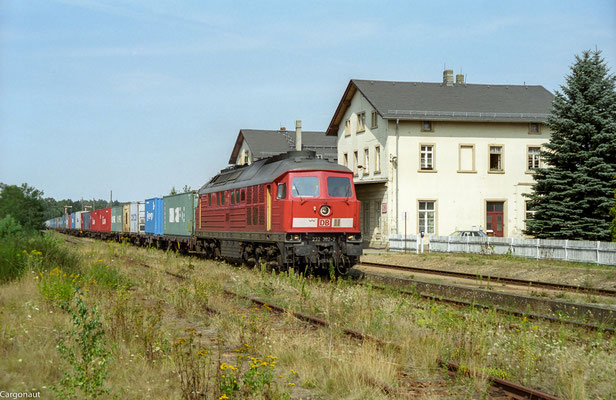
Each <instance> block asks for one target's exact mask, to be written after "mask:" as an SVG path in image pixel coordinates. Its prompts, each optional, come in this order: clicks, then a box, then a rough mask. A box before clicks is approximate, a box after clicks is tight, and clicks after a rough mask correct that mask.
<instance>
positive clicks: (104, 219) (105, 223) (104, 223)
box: [97, 208, 111, 232]
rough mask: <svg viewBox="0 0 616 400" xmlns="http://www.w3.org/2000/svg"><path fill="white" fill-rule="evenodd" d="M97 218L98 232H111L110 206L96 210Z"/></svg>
mask: <svg viewBox="0 0 616 400" xmlns="http://www.w3.org/2000/svg"><path fill="white" fill-rule="evenodd" d="M98 220H99V221H100V225H99V226H98V228H99V231H100V232H111V208H103V209H101V210H98ZM97 223H98V221H97Z"/></svg>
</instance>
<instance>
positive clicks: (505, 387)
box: [128, 258, 558, 400]
mask: <svg viewBox="0 0 616 400" xmlns="http://www.w3.org/2000/svg"><path fill="white" fill-rule="evenodd" d="M128 260H129V262H131V263H133V264H136V265H139V266H142V267H144V268H148V269H154V270H158V271H160V272H163V273H165V274H166V275H168V276H170V277H173V278H175V279H176V280H180V281H183V280H186V279H189V277H187V276H184V275H180V274H177V273H174V272H171V271H167V270H165V269H158V268H155V267H152V266H150V265H148V264H146V263H144V262H141V261H138V260H134V259H130V258H128ZM223 293H224V294H225V295H227V296H230V297H233V298H237V299H240V300H244V301H249V302H251V303H252V304H255V305H258V306H260V307H261V308H262V309H265V310H268V311H269V312H272V313H278V314H290V315H293V316H294V317H295V318H297V319H299V320H301V321H304V322H306V323H308V324H310V325H313V326H316V327H330V326H331V323H330V322H329V321H327V320H324V319H322V318H318V317H315V316H312V315H308V314H304V313H300V312H297V311H293V310H291V309H288V308H285V307H281V306H279V305H276V304H273V303H268V302H266V301H263V300H261V299H258V298H255V297H250V296H245V295H241V294H238V293H235V292H233V291H231V290H228V289H224V290H223ZM206 311H207V312H208V313H211V314H220V312H218V311H217V310H216V309H213V308H211V307H208V308H207V310H206ZM338 328H339V329H340V330H341V331H342V333H343V334H345V335H347V336H349V337H351V338H353V339H356V340H360V341H370V342H372V343H375V344H377V345H378V346H380V347H390V348H394V349H396V350H398V351H401V350H402V347H401V346H400V345H398V344H396V343H392V342H389V341H386V340H383V339H381V338H378V337H375V336H372V335H368V334H366V333H363V332H360V331H357V330H355V329H350V328H346V327H338ZM438 361H439V364H441V365H442V366H443V367H445V368H446V369H447V370H448V371H449V372H450V373H451V374H453V375H457V374H462V375H466V376H475V377H477V376H480V377H482V378H484V379H487V380H489V381H490V383H491V385H492V388H491V389H490V394H489V397H487V399H488V400H510V399H517V400H520V399H536V400H558V398H557V397H555V396H552V395H550V394H547V393H543V392H541V391H538V390H535V389H532V388H528V387H525V386H522V385H519V384H516V383H514V382H509V381H506V380H503V379H499V378H496V377H492V376H489V375H486V374H484V373H482V372H480V371H473V370H471V369H468V368H464V369H462V368H460V366H459V365H457V364H455V363H452V362H447V361H444V360H438ZM397 379H398V384H399V387H392V386H391V385H389V384H387V383H384V382H381V381H379V380H377V379H375V378H372V377H370V376H362V380H363V381H364V382H366V383H367V384H369V385H372V386H374V387H376V388H378V389H379V390H380V391H382V392H383V393H384V394H386V395H392V396H396V397H400V398H417V397H421V396H424V395H430V396H431V398H435V397H436V398H443V399H445V398H447V399H451V398H458V396H456V394H455V392H452V390H455V388H453V389H452V388H451V381H450V379H442V380H441V379H437V380H430V381H422V380H416V379H413V378H411V377H410V376H409V375H408V374H406V373H404V372H400V373H399V374H398V376H397Z"/></svg>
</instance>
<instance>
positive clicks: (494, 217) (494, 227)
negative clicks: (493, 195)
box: [486, 201, 505, 237]
mask: <svg viewBox="0 0 616 400" xmlns="http://www.w3.org/2000/svg"><path fill="white" fill-rule="evenodd" d="M503 209H504V202H502V201H488V203H487V204H486V229H487V230H491V231H492V232H493V233H492V236H496V237H503V236H505V221H504V217H505V215H504V212H503Z"/></svg>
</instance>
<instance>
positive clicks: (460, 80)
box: [456, 74, 464, 85]
mask: <svg viewBox="0 0 616 400" xmlns="http://www.w3.org/2000/svg"><path fill="white" fill-rule="evenodd" d="M456 83H457V84H458V85H464V74H457V75H456Z"/></svg>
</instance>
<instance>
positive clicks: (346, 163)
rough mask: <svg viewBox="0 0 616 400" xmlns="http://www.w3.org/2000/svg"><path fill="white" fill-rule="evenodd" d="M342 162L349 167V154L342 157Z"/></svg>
mask: <svg viewBox="0 0 616 400" xmlns="http://www.w3.org/2000/svg"><path fill="white" fill-rule="evenodd" d="M342 162H343V163H344V166H345V167H347V168H348V167H349V155H348V154H347V153H344V154H343V155H342Z"/></svg>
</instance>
